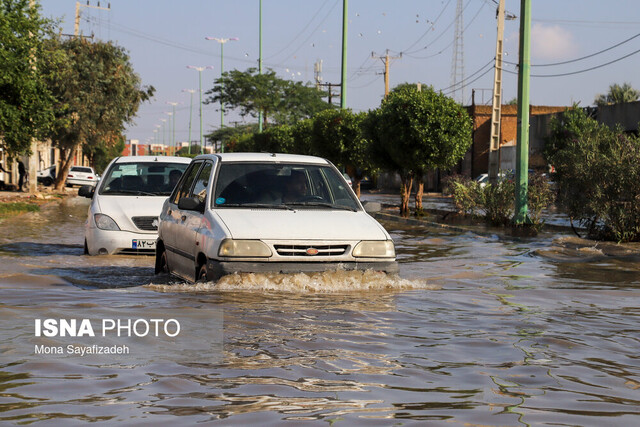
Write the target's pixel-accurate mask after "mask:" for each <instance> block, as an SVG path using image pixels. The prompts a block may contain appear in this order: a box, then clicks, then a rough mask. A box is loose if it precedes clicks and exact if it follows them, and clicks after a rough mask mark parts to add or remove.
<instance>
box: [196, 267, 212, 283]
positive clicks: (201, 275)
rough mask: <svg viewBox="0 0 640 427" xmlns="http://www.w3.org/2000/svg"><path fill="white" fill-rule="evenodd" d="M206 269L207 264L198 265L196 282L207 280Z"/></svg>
mask: <svg viewBox="0 0 640 427" xmlns="http://www.w3.org/2000/svg"><path fill="white" fill-rule="evenodd" d="M208 273H209V272H208V270H207V264H203V265H201V266H200V269H199V270H198V277H197V280H196V282H198V283H202V282H208V281H209V274H208Z"/></svg>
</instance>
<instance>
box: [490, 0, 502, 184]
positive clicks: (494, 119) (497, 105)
mask: <svg viewBox="0 0 640 427" xmlns="http://www.w3.org/2000/svg"><path fill="white" fill-rule="evenodd" d="M503 41H504V0H500V2H499V3H498V36H497V38H496V59H495V69H494V73H493V98H492V107H491V137H490V139H489V183H491V184H496V183H497V182H498V173H499V169H500V121H501V115H502V52H503V46H502V45H503Z"/></svg>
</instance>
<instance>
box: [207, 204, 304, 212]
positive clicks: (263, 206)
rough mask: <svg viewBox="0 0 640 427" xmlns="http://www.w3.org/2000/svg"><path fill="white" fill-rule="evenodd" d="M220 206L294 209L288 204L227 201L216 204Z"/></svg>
mask: <svg viewBox="0 0 640 427" xmlns="http://www.w3.org/2000/svg"><path fill="white" fill-rule="evenodd" d="M216 207H218V208H254V209H283V210H289V211H292V210H294V209H293V208H290V207H289V206H287V205H272V204H269V203H225V204H222V205H216Z"/></svg>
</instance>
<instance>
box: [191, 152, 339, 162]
mask: <svg viewBox="0 0 640 427" xmlns="http://www.w3.org/2000/svg"><path fill="white" fill-rule="evenodd" d="M215 157H217V158H218V159H220V161H221V162H223V163H226V162H268V163H310V164H318V165H328V164H329V161H327V160H326V159H323V158H321V157H315V156H303V155H300V154H282V153H218V154H201V155H199V156H198V157H196V159H213V158H215Z"/></svg>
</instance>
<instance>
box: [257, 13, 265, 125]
mask: <svg viewBox="0 0 640 427" xmlns="http://www.w3.org/2000/svg"><path fill="white" fill-rule="evenodd" d="M258 9H259V10H258V13H259V16H258V74H262V0H260V4H259V8H258ZM263 121H264V117H263V116H262V110H260V111H259V112H258V132H262V122H263Z"/></svg>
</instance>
